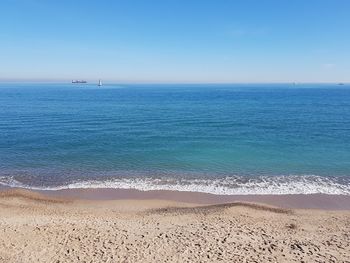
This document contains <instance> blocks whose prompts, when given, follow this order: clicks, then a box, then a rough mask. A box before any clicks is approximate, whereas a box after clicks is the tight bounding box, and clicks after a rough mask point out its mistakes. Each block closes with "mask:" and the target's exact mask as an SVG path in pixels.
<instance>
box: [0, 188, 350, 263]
mask: <svg viewBox="0 0 350 263" xmlns="http://www.w3.org/2000/svg"><path fill="white" fill-rule="evenodd" d="M88 192H89V191H88ZM92 192H93V191H92ZM84 193H85V194H86V191H84ZM59 195H60V196H59ZM59 195H57V196H54V195H50V196H47V195H43V194H42V193H35V192H30V191H26V190H18V189H15V190H6V191H2V192H0V262H11V263H14V262H219V261H221V262H350V211H349V210H338V211H331V210H321V209H287V208H277V207H273V206H268V205H261V204H254V203H245V202H232V203H224V204H209V203H210V202H208V204H209V205H208V204H203V203H201V204H198V203H197V204H195V203H191V202H180V201H179V200H177V201H176V200H170V199H169V198H168V200H165V198H163V200H162V198H158V199H141V198H135V199H134V200H131V199H126V198H120V199H119V200H117V199H109V200H107V199H108V198H104V200H93V198H90V200H87V199H88V198H85V199H81V198H77V197H76V196H74V195H73V194H72V193H70V194H67V193H65V192H63V193H62V192H61V193H60V194H59ZM80 195H81V193H80ZM178 195H182V194H181V193H178ZM184 195H186V194H184ZM107 196H108V195H107ZM63 197H65V198H63ZM136 199H138V200H136ZM317 200H319V197H318V199H317ZM346 200H347V199H346ZM346 200H345V201H344V200H343V201H344V202H346ZM318 202H320V201H318ZM212 203H213V202H212ZM337 208H338V209H339V207H337Z"/></svg>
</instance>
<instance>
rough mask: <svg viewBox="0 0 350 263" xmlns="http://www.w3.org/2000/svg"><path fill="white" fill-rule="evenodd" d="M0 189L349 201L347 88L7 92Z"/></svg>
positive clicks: (28, 88) (0, 135) (1, 122)
mask: <svg viewBox="0 0 350 263" xmlns="http://www.w3.org/2000/svg"><path fill="white" fill-rule="evenodd" d="M0 184H4V185H5V184H7V185H17V186H26V187H34V188H35V187H39V188H52V189H56V188H60V187H62V188H65V187H123V188H138V189H176V190H192V191H203V192H212V193H223V194H229V193H313V192H324V193H344V194H350V86H348V85H344V86H338V85H326V84H323V85H316V84H307V85H306V84H305V85H304V84H303V85H296V86H292V85H290V84H279V85H277V84H271V85H268V84H264V85H262V84H250V85H248V84H244V85H238V84H235V85H117V84H116V85H105V86H103V87H102V88H99V87H97V86H95V85H89V84H85V85H84V84H79V85H74V84H14V83H11V84H5V83H3V84H0Z"/></svg>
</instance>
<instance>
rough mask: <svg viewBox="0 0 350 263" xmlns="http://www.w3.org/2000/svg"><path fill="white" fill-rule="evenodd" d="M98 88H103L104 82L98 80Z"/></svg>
mask: <svg viewBox="0 0 350 263" xmlns="http://www.w3.org/2000/svg"><path fill="white" fill-rule="evenodd" d="M98 86H99V87H101V86H102V81H101V80H100V79H99V80H98Z"/></svg>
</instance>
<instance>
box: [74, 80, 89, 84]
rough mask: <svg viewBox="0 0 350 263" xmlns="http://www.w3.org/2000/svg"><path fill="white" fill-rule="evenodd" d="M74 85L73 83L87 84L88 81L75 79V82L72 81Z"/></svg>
mask: <svg viewBox="0 0 350 263" xmlns="http://www.w3.org/2000/svg"><path fill="white" fill-rule="evenodd" d="M72 83H73V84H79V83H87V81H86V80H75V79H73V80H72Z"/></svg>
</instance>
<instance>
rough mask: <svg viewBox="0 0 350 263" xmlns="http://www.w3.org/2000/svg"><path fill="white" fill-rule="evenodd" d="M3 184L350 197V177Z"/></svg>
mask: <svg viewBox="0 0 350 263" xmlns="http://www.w3.org/2000/svg"><path fill="white" fill-rule="evenodd" d="M0 185H2V186H7V187H20V188H26V189H33V190H62V189H78V188H114V189H137V190H141V191H150V190H171V191H189V192H202V193H209V194H217V195H252V194H259V195H267V194H274V195H282V194H336V195H350V178H349V177H324V176H317V175H288V176H287V175H285V176H259V177H253V178H247V177H244V176H230V177H222V178H169V177H159V178H153V177H137V178H135V177H133V178H112V179H107V180H76V181H72V182H68V183H65V184H62V185H55V186H39V185H29V184H25V183H22V182H20V181H18V180H16V179H15V178H14V177H12V176H0Z"/></svg>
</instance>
